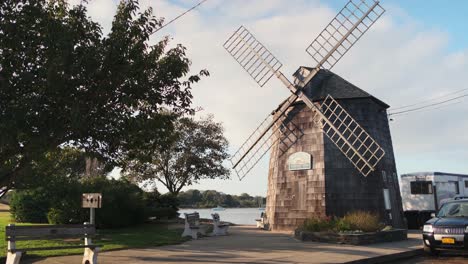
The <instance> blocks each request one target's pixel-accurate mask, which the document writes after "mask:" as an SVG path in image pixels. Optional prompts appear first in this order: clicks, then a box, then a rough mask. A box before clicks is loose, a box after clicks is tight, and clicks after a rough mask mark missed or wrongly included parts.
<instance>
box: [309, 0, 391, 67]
mask: <svg viewBox="0 0 468 264" xmlns="http://www.w3.org/2000/svg"><path fill="white" fill-rule="evenodd" d="M384 12H385V9H383V8H382V6H380V4H379V2H378V1H374V0H350V1H349V2H348V3H347V4H346V6H345V7H343V9H341V11H340V12H339V13H338V15H336V17H335V18H333V20H332V21H331V22H330V24H328V25H327V26H326V27H325V29H324V30H323V31H322V32H321V33H320V35H319V36H318V37H317V38H316V39H315V40H314V41H313V42H312V44H310V46H309V47H308V48H307V49H306V51H307V53H309V54H310V56H312V58H313V59H314V60H315V61H316V62H317V66H316V68H324V69H331V68H333V66H335V64H336V63H337V62H338V61H339V60H340V59H341V57H343V55H345V54H346V52H348V50H349V49H350V48H351V47H352V46H353V45H354V44H355V43H356V42H357V41H358V40H359V39H360V38H361V37H362V35H364V33H365V32H366V31H367V30H368V29H369V28H370V27H371V26H372V25H373V24H374V23H375V21H377V19H379V18H380V16H382V14H383V13H384Z"/></svg>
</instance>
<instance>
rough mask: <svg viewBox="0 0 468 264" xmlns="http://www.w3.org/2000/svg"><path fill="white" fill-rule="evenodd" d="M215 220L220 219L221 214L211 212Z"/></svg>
mask: <svg viewBox="0 0 468 264" xmlns="http://www.w3.org/2000/svg"><path fill="white" fill-rule="evenodd" d="M211 216H212V217H213V220H214V221H219V214H211Z"/></svg>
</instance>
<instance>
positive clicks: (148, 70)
mask: <svg viewBox="0 0 468 264" xmlns="http://www.w3.org/2000/svg"><path fill="white" fill-rule="evenodd" d="M161 22H162V20H161V19H157V18H155V17H154V16H153V15H152V10H151V9H148V10H144V11H140V9H139V6H138V1H136V0H126V1H122V2H121V3H120V4H119V6H118V10H117V13H116V14H115V17H114V20H113V23H112V28H111V30H110V33H109V34H108V35H106V36H104V35H103V33H102V27H101V26H100V25H99V24H98V23H96V22H93V21H92V20H91V19H90V18H89V17H88V15H87V10H86V7H85V6H84V5H78V6H75V7H72V8H70V7H69V6H68V5H67V3H66V1H65V0H3V1H0V185H1V186H9V187H12V186H15V185H16V186H19V184H21V183H22V179H23V178H24V176H25V175H34V167H35V166H34V165H35V164H37V162H38V161H40V160H41V159H44V156H45V155H48V153H51V152H54V151H56V150H57V149H59V148H63V147H64V146H71V147H75V148H79V149H80V150H82V151H85V152H86V153H89V154H90V155H92V156H98V157H100V158H101V159H104V160H106V161H107V162H111V163H112V162H114V163H115V162H116V161H118V160H120V159H119V157H120V156H121V155H125V153H127V152H128V150H131V149H136V148H137V149H146V148H155V147H156V145H163V144H164V143H165V142H164V140H165V139H166V138H167V136H166V134H168V133H169V134H170V133H171V129H172V121H173V116H172V115H166V114H161V107H163V106H164V107H165V108H170V109H171V110H172V111H173V112H175V113H178V114H184V113H192V112H193V109H192V108H191V99H192V94H191V85H192V84H193V83H195V82H197V81H199V80H200V76H203V75H208V72H207V71H205V70H202V71H201V72H200V73H199V74H196V75H191V76H190V75H188V73H189V70H190V69H189V68H190V60H189V59H188V58H187V57H186V54H185V48H184V47H183V46H182V45H177V46H175V47H174V48H170V49H169V48H168V42H169V38H167V37H166V38H163V39H162V40H160V41H159V42H157V43H156V44H154V45H150V44H148V41H149V37H150V34H151V32H153V31H154V30H155V29H157V28H158V27H160V25H161ZM159 139H160V140H159ZM149 142H150V143H149ZM116 165H118V164H117V163H116ZM24 179H25V178H24Z"/></svg>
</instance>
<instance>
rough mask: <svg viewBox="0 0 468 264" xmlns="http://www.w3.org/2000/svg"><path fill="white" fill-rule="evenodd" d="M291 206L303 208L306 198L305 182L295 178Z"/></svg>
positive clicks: (296, 208) (297, 208) (304, 207)
mask: <svg viewBox="0 0 468 264" xmlns="http://www.w3.org/2000/svg"><path fill="white" fill-rule="evenodd" d="M292 191H293V195H292V198H293V199H292V206H293V209H294V210H305V209H306V199H307V182H306V181H305V180H297V181H295V182H294V184H293V188H292Z"/></svg>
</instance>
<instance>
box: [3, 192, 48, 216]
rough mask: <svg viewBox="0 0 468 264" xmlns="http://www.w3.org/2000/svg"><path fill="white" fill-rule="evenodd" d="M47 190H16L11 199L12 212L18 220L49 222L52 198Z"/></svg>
mask: <svg viewBox="0 0 468 264" xmlns="http://www.w3.org/2000/svg"><path fill="white" fill-rule="evenodd" d="M47 196H48V195H47V190H45V189H44V188H37V189H34V190H27V191H24V190H20V191H14V192H13V194H12V196H11V200H10V212H11V214H12V216H13V219H14V220H15V221H16V222H30V223H47V211H48V210H49V206H50V200H49V199H48V197H47Z"/></svg>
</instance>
